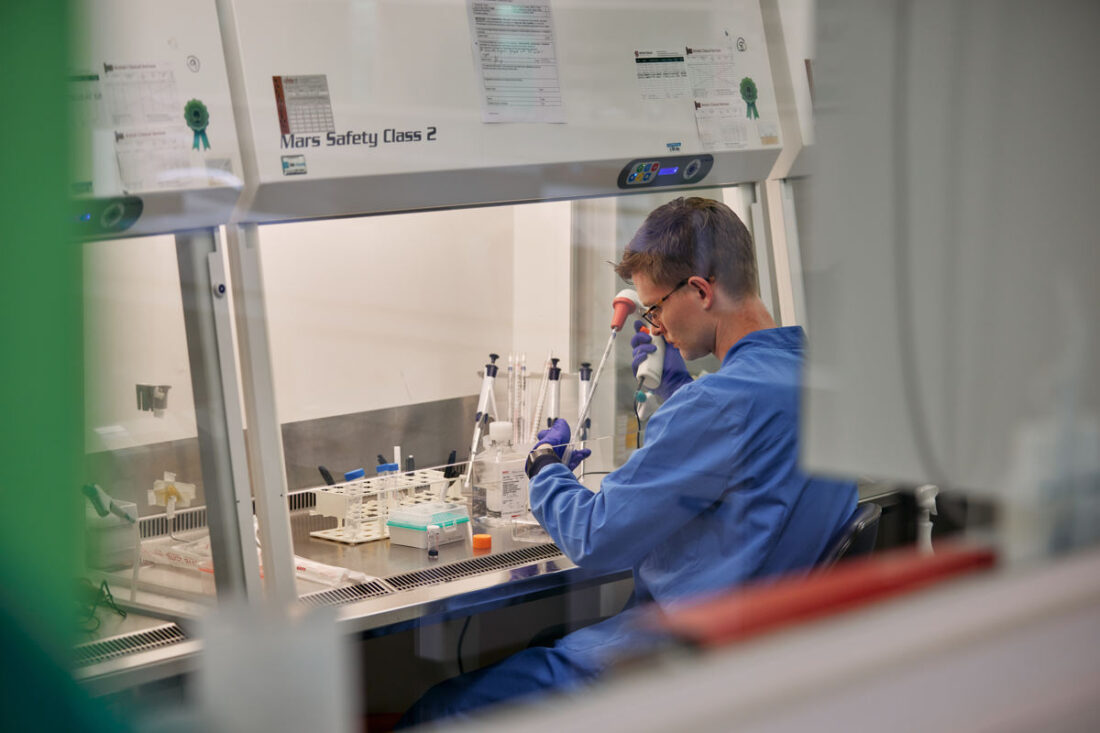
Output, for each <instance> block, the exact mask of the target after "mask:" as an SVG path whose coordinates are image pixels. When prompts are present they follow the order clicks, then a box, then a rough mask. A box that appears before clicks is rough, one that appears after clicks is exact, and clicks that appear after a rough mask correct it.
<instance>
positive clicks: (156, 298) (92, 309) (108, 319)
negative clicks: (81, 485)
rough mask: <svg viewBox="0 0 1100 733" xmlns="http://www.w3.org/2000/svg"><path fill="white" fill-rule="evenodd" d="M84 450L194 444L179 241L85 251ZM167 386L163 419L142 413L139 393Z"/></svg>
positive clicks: (91, 246)
mask: <svg viewBox="0 0 1100 733" xmlns="http://www.w3.org/2000/svg"><path fill="white" fill-rule="evenodd" d="M84 318H85V320H84V343H85V381H84V389H85V411H86V413H85V424H86V425H87V426H88V427H87V429H86V430H85V449H86V450H87V451H89V452H95V451H101V450H109V449H114V448H125V447H129V446H133V445H145V444H148V443H159V442H163V441H169V440H178V439H180V438H187V437H193V436H194V435H195V434H196V433H195V408H194V398H193V396H192V394H191V370H190V368H189V366H188V363H187V340H186V337H185V335H184V330H183V304H182V301H181V299H180V285H179V269H178V267H177V265H176V250H175V240H174V239H173V238H172V237H169V236H160V237H140V238H136V239H123V240H115V241H104V242H92V243H88V244H85V245H84ZM139 383H142V384H167V385H171V389H170V390H169V392H168V410H167V412H166V413H165V415H164V416H163V417H161V418H157V417H154V416H153V414H152V413H150V412H139V411H138V409H137V398H136V395H135V385H137V384H139Z"/></svg>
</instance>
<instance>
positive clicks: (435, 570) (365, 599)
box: [76, 510, 630, 694]
mask: <svg viewBox="0 0 1100 733" xmlns="http://www.w3.org/2000/svg"><path fill="white" fill-rule="evenodd" d="M333 522H334V520H332V519H331V518H326V517H320V516H315V515H310V514H309V512H308V511H305V510H299V511H295V512H292V513H291V529H292V532H293V536H294V551H295V553H296V554H297V555H299V556H301V557H304V558H307V559H309V560H313V561H316V562H321V563H325V564H328V565H333V566H340V567H344V568H347V569H349V570H353V571H358V572H361V573H364V574H366V575H368V576H370V577H371V580H370V581H369V582H366V583H359V584H344V585H341V586H337V587H331V586H327V585H323V584H321V583H318V582H313V581H309V580H304V579H301V578H299V579H298V580H297V586H298V593H299V597H300V602H301V603H302V604H304V605H306V606H310V607H331V608H334V609H335V611H336V614H337V619H338V620H337V623H338V625H339V628H340V630H341V632H342V633H345V634H354V635H357V636H359V637H361V638H371V637H379V636H384V635H387V634H393V633H396V632H400V631H404V630H407V629H412V628H415V627H417V626H422V625H423V626H426V625H429V624H434V623H439V622H443V621H447V620H450V619H455V618H462V617H469V616H474V615H478V614H481V613H485V612H487V611H491V610H494V609H498V608H503V607H506V606H512V605H516V604H520V603H526V602H528V601H534V600H538V599H541V598H546V597H549V596H553V595H557V594H564V593H566V592H571V591H575V590H580V589H585V588H593V587H595V586H600V585H604V584H610V583H616V582H623V583H626V582H629V581H628V579H629V578H630V571H629V570H628V569H624V570H620V571H616V572H611V573H593V572H590V571H587V570H584V569H582V568H579V567H577V566H576V565H575V564H574V563H572V562H571V561H570V560H569V559H568V558H567V557H565V556H564V555H563V554H562V553H561V552H560V551H559V550H558V548H557V547H556V546H555V545H554V544H552V543H550V542H548V541H541V542H530V541H524V540H522V539H516V538H515V537H513V530H512V528H511V527H510V526H488V525H486V524H485V523H483V522H481V521H479V520H473V521H471V522H470V523H469V524H468V525H466V528H464V530H463V533H462V539H461V540H460V541H454V542H450V543H447V544H443V545H441V546H440V547H439V556H438V558H437V559H430V558H429V557H428V553H427V551H426V550H424V549H420V548H414V547H407V546H403V545H398V544H394V543H391V542H390V540H388V539H383V540H375V541H372V542H366V543H362V544H357V545H348V544H343V543H340V542H334V541H331V540H324V539H318V538H316V537H312V536H310V532H311V531H315V530H317V529H318V528H324V527H327V526H331V524H332V523H333ZM200 531H201V530H200ZM194 532H196V531H194V530H193V531H192V533H194ZM474 533H483V534H489V535H490V536H491V537H492V548H491V550H489V551H487V552H485V551H482V550H477V551H475V550H474V548H473V543H472V535H473V534H474ZM182 536H185V537H187V538H190V536H191V535H188V534H185V535H182ZM195 575H199V573H198V572H197V571H194V570H183V569H175V568H168V567H159V566H158V567H148V566H147V567H144V568H143V569H142V570H141V579H140V582H139V590H138V592H137V593H136V594H135V595H134V596H133V598H131V594H130V591H129V589H128V588H125V587H124V586H123V584H122V583H123V582H124V581H125V582H128V580H129V577H130V571H129V570H127V571H119V572H117V573H115V574H109V573H108V574H104V575H103V576H102V577H103V578H105V579H107V580H108V581H109V582H110V583H111V588H112V591H113V593H114V596H115V600H116V602H117V603H118V604H119V605H120V606H123V607H125V608H127V609H128V610H129V613H128V615H127V617H126V618H125V619H122V618H121V617H119V616H118V615H117V614H115V613H114V612H113V611H111V610H110V609H100V610H99V611H98V616H99V617H100V619H101V624H100V627H99V628H98V629H97V630H96V631H95V632H94V633H92V634H90V635H89V639H88V640H87V641H85V642H84V643H82V644H80V645H78V647H77V667H76V677H77V678H78V679H79V680H81V681H82V682H83V683H84V684H85V685H86V686H87V687H88V688H89V689H90V690H91V691H92V692H93V693H95V694H108V693H112V692H116V691H120V690H123V689H126V688H128V687H133V686H138V685H143V684H147V683H150V682H154V681H157V680H161V679H164V678H166V677H170V676H174V675H179V674H186V673H190V672H193V671H195V669H196V668H197V664H198V654H199V653H200V652H201V642H200V640H198V639H197V638H196V636H195V632H194V627H195V622H196V621H198V619H199V618H200V617H201V615H202V614H203V612H204V611H206V610H208V609H209V608H210V607H211V606H212V605H213V604H214V603H215V601H214V597H213V585H212V583H209V582H207V588H206V592H203V591H202V590H201V589H199V586H198V585H196V579H195V577H194V576H195ZM93 580H94V582H95V583H96V584H98V583H99V577H98V576H97V577H94V578H93ZM615 610H618V609H617V608H615V609H613V610H611V611H609V612H613V611H615Z"/></svg>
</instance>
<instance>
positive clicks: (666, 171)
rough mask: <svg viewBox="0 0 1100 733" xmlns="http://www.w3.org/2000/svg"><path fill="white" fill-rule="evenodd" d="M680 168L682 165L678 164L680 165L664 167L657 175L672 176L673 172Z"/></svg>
mask: <svg viewBox="0 0 1100 733" xmlns="http://www.w3.org/2000/svg"><path fill="white" fill-rule="evenodd" d="M678 170H680V166H678V165H676V166H673V167H671V168H662V169H661V171H660V172H659V173H658V174H657V175H659V176H671V175H672V174H673V173H675V172H676V171H678Z"/></svg>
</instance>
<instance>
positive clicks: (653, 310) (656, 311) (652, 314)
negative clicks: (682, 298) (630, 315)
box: [642, 277, 691, 326]
mask: <svg viewBox="0 0 1100 733" xmlns="http://www.w3.org/2000/svg"><path fill="white" fill-rule="evenodd" d="M690 279H691V278H689V277H685V278H684V279H683V280H681V281H680V282H679V284H678V285H677V286H676V287H674V288H673V289H672V290H669V291H668V294H667V295H666V296H665V297H663V298H661V299H660V300H658V301H657V302H656V303H654V304H653V305H651V306H649V307H648V308H646V309H645V310H644V311H642V320H643V321H645V322H646V323H648V324H649V325H651V326H656V325H657V324H656V323H654V319H656V318H658V317H659V316H660V315H661V305H662V304H663V303H664V302H665V301H666V300H668V299H669V298H671V297H672V294H673V293H675V292H676V291H677V290H679V289H680V288H682V287H684V286H685V285H687V284H688V280H690Z"/></svg>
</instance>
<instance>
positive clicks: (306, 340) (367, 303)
mask: <svg viewBox="0 0 1100 733" xmlns="http://www.w3.org/2000/svg"><path fill="white" fill-rule="evenodd" d="M260 237H261V243H262V244H261V247H262V249H261V253H262V257H263V267H264V279H265V288H266V298H267V308H268V326H269V328H270V334H271V349H272V360H273V370H274V376H275V388H276V400H277V406H276V407H277V409H278V415H279V419H280V421H281V422H284V423H286V422H295V421H299V420H309V419H314V418H320V417H327V416H331V415H340V414H345V413H353V412H360V411H366V410H377V409H381V408H386V407H394V406H399V405H405V404H415V403H421V402H430V401H435V400H440V399H446V398H452V397H459V396H463V395H470V394H476V393H477V391H478V389H479V386H480V379H479V377H478V375H477V372H478V370H479V369H481V368H482V365H483V364H484V363H485V362H486V360H487V357H488V354H489V352H491V351H492V352H496V353H499V354H501V355H502V357H503V359H502V361H503V362H504V363H505V364H506V363H507V354H508V352H509V351H517V352H519V351H526V352H527V354H528V364H529V368H530V369H531V371H532V374H535V373H538V371H539V369H541V364H542V360H543V359H544V358H545V355H546V351H547V349H549V348H551V347H552V348H553V349H554V353H555V355H561V356H563V357H568V348H569V303H570V298H571V297H572V296H571V293H570V287H569V283H570V281H569V267H570V263H569V244H570V205H569V204H567V203H551V204H530V205H524V206H514V207H512V206H502V207H490V208H485V209H469V210H456V211H440V212H427V213H419V214H400V215H390V216H377V217H368V218H359V219H338V220H326V221H313V222H302V223H295V224H280V225H273V226H269V227H264V228H262V229H261V231H260ZM85 252H86V263H85V280H86V318H87V322H86V353H87V395H88V399H87V402H88V404H87V425H88V430H87V436H88V437H87V441H86V447H87V450H88V451H90V452H91V451H99V450H105V449H113V448H123V447H129V446H134V445H144V444H149V443H156V442H162V441H169V440H178V439H182V438H189V437H193V436H194V435H195V434H196V432H195V417H194V404H193V398H192V394H191V381H190V372H189V369H188V363H187V345H186V339H185V336H184V329H183V310H182V306H181V303H180V291H179V274H178V269H177V266H176V256H175V244H174V240H173V238H172V237H168V236H163V237H144V238H138V239H129V240H119V241H111V242H99V243H93V244H88V245H86V247H85ZM138 382H144V383H154V384H170V385H171V386H172V389H171V391H170V392H169V398H168V411H167V412H166V414H165V416H164V417H163V418H155V417H153V416H152V415H151V414H150V413H142V412H138V410H137V409H136V405H135V396H134V385H135V384H137V383H138Z"/></svg>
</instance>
